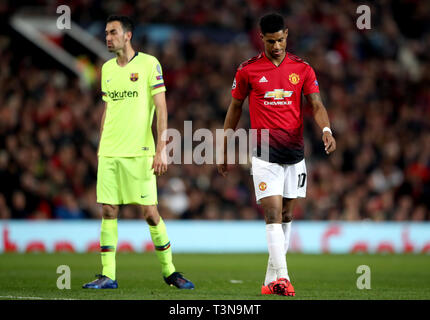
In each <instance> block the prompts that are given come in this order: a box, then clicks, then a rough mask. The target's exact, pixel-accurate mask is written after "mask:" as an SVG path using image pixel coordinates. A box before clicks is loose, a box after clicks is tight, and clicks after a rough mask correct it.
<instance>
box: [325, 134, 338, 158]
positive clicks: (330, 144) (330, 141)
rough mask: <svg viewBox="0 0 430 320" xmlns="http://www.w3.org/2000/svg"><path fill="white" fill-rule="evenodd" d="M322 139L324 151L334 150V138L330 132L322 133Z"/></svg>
mask: <svg viewBox="0 0 430 320" xmlns="http://www.w3.org/2000/svg"><path fill="white" fill-rule="evenodd" d="M322 141H323V142H324V149H325V153H327V154H329V153H331V152H333V151H334V150H336V140H335V139H334V137H333V136H332V134H331V133H330V132H327V131H325V132H324V133H323V136H322Z"/></svg>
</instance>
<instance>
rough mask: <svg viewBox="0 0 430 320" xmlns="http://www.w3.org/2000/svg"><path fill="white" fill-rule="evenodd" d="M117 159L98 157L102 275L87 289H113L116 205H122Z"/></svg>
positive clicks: (114, 281) (115, 286) (116, 285)
mask: <svg viewBox="0 0 430 320" xmlns="http://www.w3.org/2000/svg"><path fill="white" fill-rule="evenodd" d="M117 161H118V160H117V159H116V158H112V157H102V156H99V161H98V167H97V203H102V204H103V205H102V223H101V230H100V251H101V261H102V267H103V269H102V274H101V277H99V279H97V280H94V281H92V282H90V283H87V284H85V285H84V286H83V287H84V288H87V289H115V288H117V287H118V284H117V282H116V280H115V278H116V264H115V252H116V246H117V242H118V227H117V226H118V223H117V222H118V220H117V219H118V211H119V207H118V206H117V205H112V204H108V203H122V201H121V199H120V198H119V190H120V188H119V185H118V172H117V166H116V163H117Z"/></svg>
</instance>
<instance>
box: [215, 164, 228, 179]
mask: <svg viewBox="0 0 430 320" xmlns="http://www.w3.org/2000/svg"><path fill="white" fill-rule="evenodd" d="M217 167H218V172H219V173H220V174H221V175H222V176H223V177H225V176H227V172H228V168H227V163H222V164H217Z"/></svg>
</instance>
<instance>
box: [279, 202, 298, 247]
mask: <svg viewBox="0 0 430 320" xmlns="http://www.w3.org/2000/svg"><path fill="white" fill-rule="evenodd" d="M296 202H297V199H288V198H283V199H282V229H283V231H284V236H285V245H284V251H285V254H287V252H288V247H289V244H290V234H291V222H292V221H293V210H294V206H295V204H296Z"/></svg>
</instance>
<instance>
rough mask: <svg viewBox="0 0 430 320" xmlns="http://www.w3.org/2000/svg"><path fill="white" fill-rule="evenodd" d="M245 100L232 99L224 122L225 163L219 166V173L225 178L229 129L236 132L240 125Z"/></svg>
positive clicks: (223, 146) (223, 145)
mask: <svg viewBox="0 0 430 320" xmlns="http://www.w3.org/2000/svg"><path fill="white" fill-rule="evenodd" d="M242 105H243V100H239V99H236V98H231V102H230V105H229V106H228V110H227V115H226V117H225V120H224V139H223V141H222V146H221V147H222V149H221V150H223V151H224V153H223V161H222V163H220V164H218V165H217V166H218V172H219V173H220V174H222V175H223V176H224V177H225V176H226V175H227V139H228V137H227V135H226V132H227V130H228V129H232V130H233V131H234V130H236V127H237V124H238V123H239V120H240V116H241V115H242Z"/></svg>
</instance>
